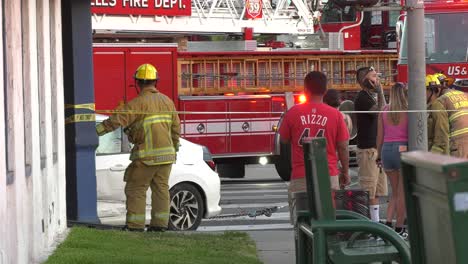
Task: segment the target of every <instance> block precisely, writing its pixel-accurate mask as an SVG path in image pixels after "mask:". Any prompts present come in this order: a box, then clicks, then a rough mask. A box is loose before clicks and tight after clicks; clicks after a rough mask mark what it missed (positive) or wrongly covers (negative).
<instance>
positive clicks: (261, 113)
mask: <svg viewBox="0 0 468 264" xmlns="http://www.w3.org/2000/svg"><path fill="white" fill-rule="evenodd" d="M146 62H149V63H152V64H154V65H155V66H156V67H157V69H158V71H159V76H160V80H159V82H158V89H159V90H160V91H161V92H163V93H165V94H166V95H168V96H170V97H171V98H172V99H173V100H174V102H175V103H176V106H177V109H178V110H179V111H182V113H181V114H180V118H181V120H182V136H183V137H185V138H187V139H188V140H190V141H192V142H196V143H199V144H202V145H205V146H207V147H208V148H209V150H210V151H211V152H212V154H213V156H214V158H215V161H216V162H217V165H218V172H219V173H220V174H221V176H225V177H242V176H243V175H244V165H245V164H249V163H258V162H259V159H260V158H262V157H263V162H270V163H275V165H276V167H277V170H278V172H279V174H280V175H281V176H282V178H284V179H288V177H289V166H290V165H289V161H284V160H281V159H279V156H278V154H279V152H280V148H281V145H280V144H279V138H278V135H277V133H276V130H277V127H278V122H279V119H280V116H281V114H282V113H283V112H284V111H285V110H286V109H287V108H288V107H290V106H292V105H293V104H295V103H299V102H301V100H304V98H303V96H301V95H302V94H301V92H302V91H303V86H302V84H303V78H304V76H305V74H306V73H307V72H309V71H312V70H320V71H323V72H325V73H326V74H327V75H328V76H329V78H330V87H333V88H336V89H339V90H342V91H345V92H347V93H353V92H355V91H356V90H357V89H358V86H357V85H356V83H355V69H356V68H358V67H361V66H364V65H374V67H376V68H377V69H378V70H379V71H380V72H382V73H384V75H385V76H387V77H385V78H384V82H385V84H384V86H385V87H386V88H388V87H389V86H390V85H391V83H392V82H393V81H394V80H393V76H394V73H395V70H396V63H397V57H396V56H395V54H394V53H390V54H387V53H385V52H383V51H360V52H345V51H266V52H260V51H241V52H178V51H177V47H176V46H175V45H172V44H102V43H101V44H95V47H94V73H95V75H94V76H95V91H96V92H95V99H96V110H97V111H102V110H110V109H114V108H115V107H116V106H117V105H118V104H119V103H121V102H126V101H128V100H131V99H132V98H133V97H135V96H136V89H135V83H134V80H133V74H134V71H135V69H136V68H137V66H138V65H140V64H142V63H146ZM194 112H202V113H203V114H200V113H194ZM283 148H284V146H283ZM283 151H285V150H283Z"/></svg>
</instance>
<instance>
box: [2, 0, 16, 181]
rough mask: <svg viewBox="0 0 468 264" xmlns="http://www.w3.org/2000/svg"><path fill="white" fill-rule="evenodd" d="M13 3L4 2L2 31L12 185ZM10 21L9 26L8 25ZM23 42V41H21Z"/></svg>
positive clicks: (13, 133)
mask: <svg viewBox="0 0 468 264" xmlns="http://www.w3.org/2000/svg"><path fill="white" fill-rule="evenodd" d="M13 7H14V5H12V4H11V3H8V4H6V3H5V1H2V29H3V31H4V32H5V34H3V39H2V45H3V50H2V52H3V92H4V104H3V105H4V109H3V111H4V115H5V156H6V169H7V175H6V184H7V185H10V184H13V183H14V182H15V129H14V121H15V111H14V110H15V109H14V101H13V93H14V85H15V83H14V82H15V78H14V72H15V70H16V69H14V67H15V65H16V64H15V63H14V62H13V60H14V56H15V55H14V54H13V53H12V50H9V49H8V47H11V46H14V45H17V44H18V43H17V41H18V40H16V39H15V37H16V36H14V35H13V34H12V32H13V31H14V27H15V26H16V25H15V24H14V23H15V22H17V21H16V20H15V18H14V16H15V14H14V12H13V10H12V9H13ZM7 21H8V24H7ZM19 41H20V42H21V39H20V40H19Z"/></svg>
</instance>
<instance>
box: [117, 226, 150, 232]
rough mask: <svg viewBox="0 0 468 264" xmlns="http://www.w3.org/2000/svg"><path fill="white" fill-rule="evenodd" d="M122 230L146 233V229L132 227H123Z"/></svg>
mask: <svg viewBox="0 0 468 264" xmlns="http://www.w3.org/2000/svg"><path fill="white" fill-rule="evenodd" d="M121 230H122V231H130V232H144V231H145V229H144V228H132V227H128V225H125V226H124V227H122V229H121Z"/></svg>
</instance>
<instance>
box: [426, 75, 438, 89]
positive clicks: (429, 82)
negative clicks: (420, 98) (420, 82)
mask: <svg viewBox="0 0 468 264" xmlns="http://www.w3.org/2000/svg"><path fill="white" fill-rule="evenodd" d="M436 85H440V81H439V79H438V78H437V77H436V76H435V75H431V74H429V75H427V76H426V88H429V87H432V86H436Z"/></svg>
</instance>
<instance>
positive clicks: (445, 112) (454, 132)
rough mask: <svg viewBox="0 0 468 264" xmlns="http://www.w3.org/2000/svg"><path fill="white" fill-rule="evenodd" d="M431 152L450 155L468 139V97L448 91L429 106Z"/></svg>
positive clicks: (459, 92)
mask: <svg viewBox="0 0 468 264" xmlns="http://www.w3.org/2000/svg"><path fill="white" fill-rule="evenodd" d="M429 110H436V111H437V112H430V113H429V119H428V143H429V151H431V152H434V153H440V154H450V152H451V151H452V150H454V149H455V148H456V145H457V143H458V142H459V141H460V142H461V141H463V142H465V141H466V140H467V139H468V95H467V94H466V93H464V92H461V91H457V90H451V89H450V90H448V91H447V92H445V93H444V94H443V95H441V96H440V97H439V98H437V100H435V101H434V102H433V103H432V104H430V105H429Z"/></svg>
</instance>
